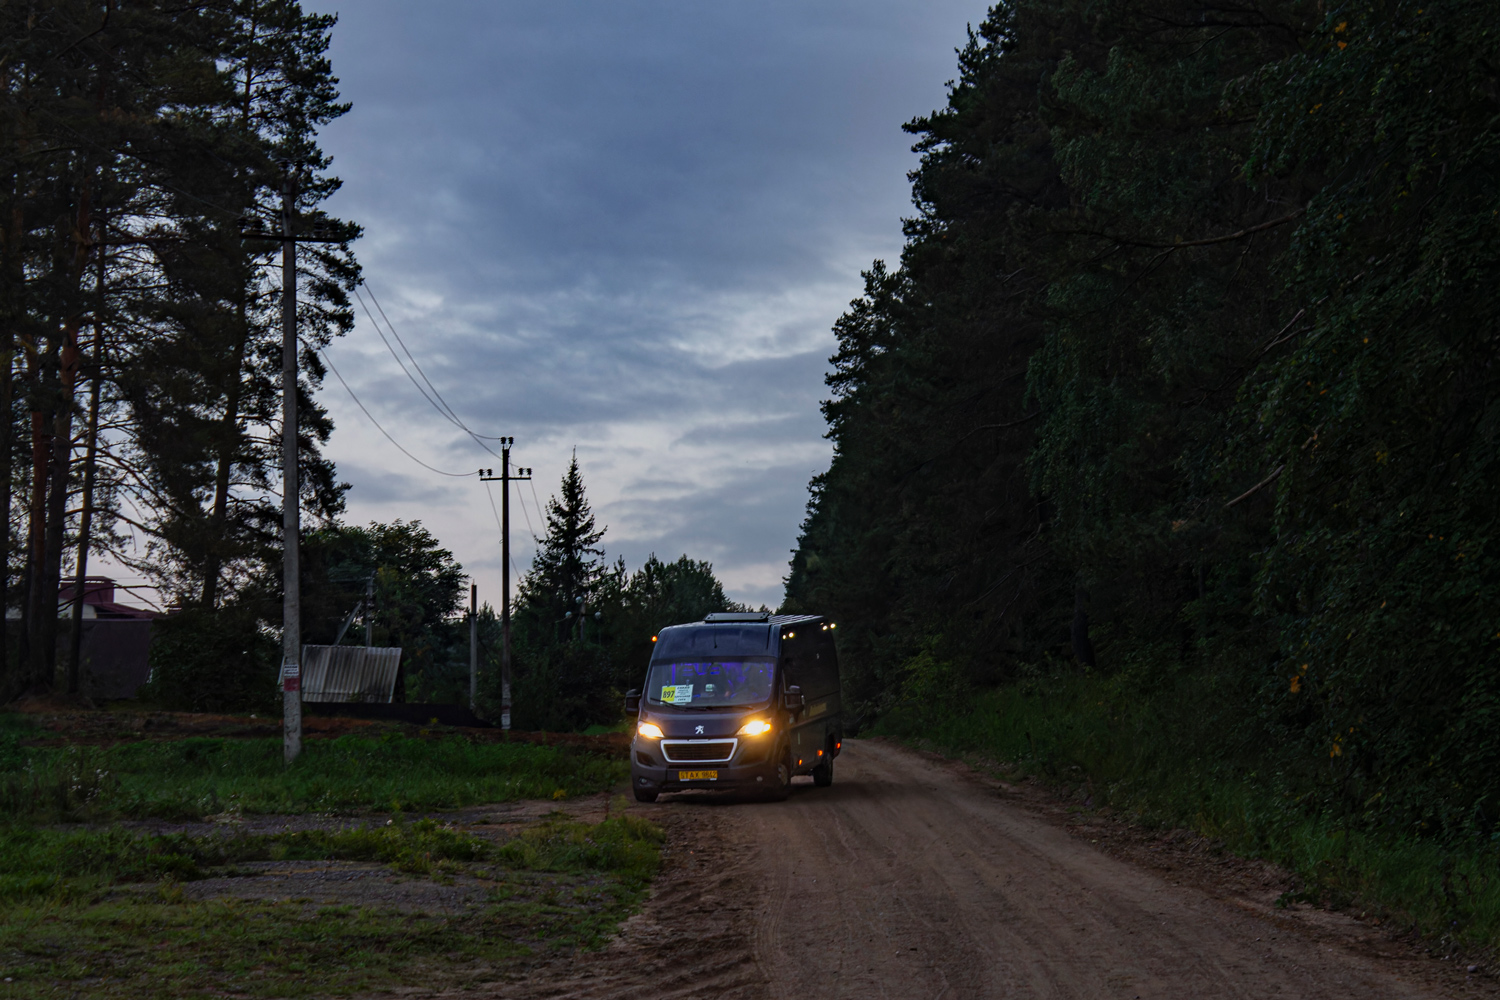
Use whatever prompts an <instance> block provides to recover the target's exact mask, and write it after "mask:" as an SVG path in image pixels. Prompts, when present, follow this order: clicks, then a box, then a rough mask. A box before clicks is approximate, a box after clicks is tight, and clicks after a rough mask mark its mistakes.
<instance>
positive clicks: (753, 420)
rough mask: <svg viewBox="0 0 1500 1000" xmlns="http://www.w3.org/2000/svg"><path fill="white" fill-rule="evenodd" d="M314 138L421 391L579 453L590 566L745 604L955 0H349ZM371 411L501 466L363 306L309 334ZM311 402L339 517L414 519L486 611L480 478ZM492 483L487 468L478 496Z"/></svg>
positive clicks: (538, 452) (524, 461)
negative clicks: (336, 84) (359, 229)
mask: <svg viewBox="0 0 1500 1000" xmlns="http://www.w3.org/2000/svg"><path fill="white" fill-rule="evenodd" d="M309 6H310V7H312V8H314V9H320V10H327V11H336V12H337V13H338V14H339V24H338V27H337V28H336V29H335V31H334V36H333V39H334V40H333V49H332V58H333V64H334V69H335V71H336V73H337V74H338V76H339V77H340V79H341V81H342V90H343V94H344V97H345V98H346V99H347V100H349V101H351V102H352V103H353V110H352V111H351V112H350V113H349V114H348V115H347V116H346V117H344V118H343V119H341V120H340V121H338V122H337V123H335V124H333V125H332V126H330V127H329V128H328V129H327V130H326V131H325V132H324V134H323V144H324V147H325V149H327V150H328V151H329V152H330V153H332V154H333V156H334V157H335V164H334V172H335V173H336V174H337V175H338V176H340V177H341V178H343V181H344V188H343V190H342V191H341V192H340V193H339V194H338V195H337V197H336V198H335V200H334V202H333V203H332V205H331V206H330V207H331V210H332V211H334V212H335V213H337V214H339V215H341V216H342V217H344V218H348V219H352V220H355V221H357V222H359V223H361V224H362V225H363V226H364V227H365V233H366V236H365V238H364V239H363V240H361V241H360V242H359V244H357V246H356V251H357V253H358V255H359V258H360V261H361V263H362V264H363V265H364V268H365V274H366V277H367V279H368V282H369V286H368V290H369V291H370V292H373V294H374V296H375V297H376V298H377V299H378V300H379V302H380V304H381V306H383V307H384V310H385V313H386V315H387V316H389V318H390V320H391V322H392V324H393V325H394V327H395V329H396V331H397V332H398V333H399V334H400V335H401V337H402V338H403V339H404V341H405V343H406V345H407V346H408V347H409V348H410V350H411V352H412V354H413V355H414V356H415V357H416V359H417V361H418V362H420V364H421V366H422V368H423V370H424V371H425V373H426V375H427V377H428V378H430V380H431V382H432V383H433V384H434V385H435V386H436V387H437V389H438V390H440V391H441V393H442V396H443V397H444V399H446V401H447V402H448V403H449V404H450V405H451V406H452V407H453V409H454V410H455V411H456V412H457V414H458V415H459V417H460V418H461V419H462V421H463V422H464V423H466V424H467V425H468V426H469V427H470V428H472V429H473V430H474V431H476V432H478V433H479V434H485V435H501V434H506V435H513V436H514V437H515V439H516V449H515V452H514V455H513V459H514V461H515V462H516V463H517V464H519V465H522V466H531V467H533V468H535V470H536V481H535V483H534V487H535V497H533V494H532V490H531V489H530V488H528V487H526V486H525V485H524V484H523V485H522V486H520V487H519V491H520V500H522V501H523V503H522V504H520V505H516V504H515V503H513V507H512V539H513V559H514V562H515V564H516V566H517V567H518V568H519V569H520V570H521V571H523V572H524V570H525V569H526V568H527V567H528V566H529V564H530V560H531V552H532V541H531V532H530V530H528V520H529V524H530V526H531V527H532V528H535V529H536V530H537V532H538V533H540V531H541V525H540V524H539V523H538V520H539V511H538V510H537V507H536V502H537V499H539V500H540V501H541V502H542V503H545V502H546V499H547V497H548V496H549V495H551V494H552V493H553V492H555V491H556V489H557V484H558V480H559V478H560V477H561V475H562V473H563V471H564V469H565V468H566V466H567V462H568V458H569V456H570V454H571V453H572V452H573V450H574V449H575V448H576V449H577V455H578V460H579V464H580V466H581V467H582V470H583V474H584V478H585V481H586V483H587V486H588V490H589V494H590V497H591V499H592V501H593V504H594V509H595V511H596V512H597V514H598V516H599V521H600V523H601V524H604V525H607V526H608V529H609V530H608V533H607V534H606V536H605V539H604V544H605V547H606V548H607V550H608V552H609V555H610V558H611V559H613V558H614V556H616V555H623V556H624V557H625V560H626V563H627V564H628V565H629V566H630V567H631V568H632V569H633V568H635V567H636V566H638V565H639V564H640V562H641V561H642V560H643V559H644V558H645V557H646V555H647V554H648V553H650V552H655V553H656V554H657V555H659V556H661V557H663V558H666V559H673V558H676V557H677V556H679V555H681V554H683V553H687V554H689V555H691V556H692V557H694V558H696V559H707V560H709V561H711V562H712V563H713V564H714V567H715V570H716V572H717V573H718V575H719V577H720V579H722V580H723V581H724V583H725V585H726V587H727V588H728V590H729V592H730V594H731V596H733V597H735V598H737V599H739V600H744V601H749V602H752V603H756V604H758V603H760V602H766V603H767V604H770V605H772V606H773V607H774V606H775V605H776V603H777V602H778V601H779V600H780V597H781V590H782V583H781V580H782V577H783V576H784V575H785V573H786V568H787V567H786V564H787V559H788V557H789V550H790V549H791V548H792V546H793V545H794V544H795V541H796V536H797V529H798V524H799V523H800V521H801V519H802V516H803V508H804V504H805V502H806V489H807V481H808V479H809V478H810V477H811V476H812V475H814V474H815V473H817V472H819V471H821V470H822V469H824V468H826V466H827V462H828V457H829V445H828V442H827V441H825V440H824V439H823V437H822V434H823V430H824V428H823V423H822V420H821V417H820V415H819V412H818V402H819V400H820V399H822V398H823V396H824V394H825V387H824V385H823V375H824V373H825V371H826V370H827V358H828V355H829V354H830V353H831V350H832V348H833V338H832V335H831V334H830V332H829V330H830V326H831V324H832V323H833V321H834V320H835V319H836V318H837V317H838V315H839V314H840V313H841V312H842V311H843V309H844V308H845V305H846V304H847V302H848V301H849V300H850V299H851V298H853V297H854V296H856V295H857V294H859V291H860V288H861V284H860V277H859V272H860V271H861V270H862V269H863V268H867V267H868V266H869V264H870V262H871V261H872V260H873V259H875V258H884V259H887V260H893V259H895V258H896V257H897V256H898V254H899V250H900V243H901V235H900V219H901V217H902V216H903V215H905V214H908V213H909V211H910V189H909V186H908V183H907V181H906V176H905V175H906V172H907V171H908V170H910V169H911V168H912V167H913V165H914V163H915V157H913V155H912V154H911V152H910V149H909V146H910V142H911V140H910V137H909V136H907V135H905V134H904V133H903V132H902V131H901V128H900V126H901V124H902V122H904V121H906V120H908V119H910V118H912V117H913V116H914V115H918V114H922V113H925V112H927V111H929V110H931V109H932V108H935V107H938V106H940V105H941V104H942V103H943V101H944V99H945V93H946V91H945V87H944V84H945V83H946V81H948V80H950V79H951V78H952V77H953V75H954V67H955V58H954V51H953V50H954V48H955V47H956V46H958V45H960V44H962V42H963V40H964V30H965V25H966V24H968V23H970V22H973V23H977V22H978V21H979V20H980V19H981V18H982V17H983V16H984V12H985V4H984V3H983V2H980V0H926V2H922V3H911V2H909V0H907V2H897V0H851V2H846V0H792V2H759V3H749V2H743V0H675V2H654V0H640V2H619V0H616V2H608V3H606V2H599V0H594V2H569V0H545V2H543V0H527V2H467V3H464V2H447V0H427V2H424V3H421V4H413V3H409V2H398V0H358V2H356V3H348V4H344V5H342V6H340V5H339V4H337V3H336V2H327V3H325V2H321V0H313V2H312V3H310V4H309ZM329 357H330V359H331V361H332V362H333V364H334V365H335V366H337V368H338V370H339V372H340V373H341V374H342V375H343V377H344V378H345V379H346V380H347V381H348V383H349V385H350V386H351V387H352V388H353V391H354V393H356V394H357V395H358V396H359V398H360V399H361V400H362V401H363V403H364V404H365V406H366V407H367V408H368V409H369V411H370V413H371V414H372V415H373V417H374V418H375V419H376V420H378V421H379V422H380V424H381V425H382V426H383V427H384V428H385V430H386V431H387V432H389V433H390V435H391V436H393V437H394V438H395V439H396V440H397V441H399V442H400V444H401V445H402V446H404V447H405V448H406V449H407V450H408V451H410V452H411V453H413V454H414V455H415V456H417V457H418V458H420V459H421V460H422V461H423V462H425V463H427V464H428V465H430V466H433V467H435V468H436V469H439V470H442V471H445V472H467V471H469V470H472V469H476V468H479V467H496V466H498V465H499V462H498V460H497V459H495V458H494V457H493V456H491V455H489V454H486V453H485V452H484V451H482V450H481V449H480V448H479V447H478V446H477V445H476V444H475V443H474V441H473V440H472V439H471V438H469V437H468V436H467V435H465V434H464V433H463V432H462V431H461V430H459V429H458V428H456V427H455V426H454V425H453V424H452V423H450V422H448V421H447V420H445V419H444V418H443V417H442V416H440V415H439V414H438V413H437V411H436V410H435V409H434V408H433V407H432V406H430V405H429V403H428V402H427V401H426V400H424V399H423V397H422V396H421V395H420V394H419V393H418V391H417V390H416V388H414V387H413V385H412V383H411V382H410V381H408V380H407V378H406V376H405V375H404V374H403V372H402V370H401V369H400V368H399V367H398V366H397V364H396V362H395V360H393V358H392V356H391V355H390V354H389V353H387V352H386V347H385V346H384V344H382V342H381V340H380V339H379V337H378V336H377V335H376V333H375V327H374V326H373V325H372V324H371V322H370V321H369V320H368V319H366V318H365V317H364V316H363V315H361V316H360V323H359V326H358V327H357V329H356V330H355V331H354V333H353V334H352V335H350V336H349V337H347V338H345V339H343V340H341V341H339V342H338V343H336V344H335V345H334V346H333V348H332V349H331V350H330V352H329ZM322 399H323V401H324V403H325V404H326V405H327V406H328V407H329V408H330V410H331V411H332V413H333V416H334V418H335V420H336V422H337V425H338V429H337V431H336V432H335V434H334V436H333V439H332V442H331V444H330V453H331V455H332V457H333V458H334V459H335V460H336V461H337V463H338V466H339V470H340V473H341V477H342V478H343V479H344V480H346V481H348V482H350V483H352V484H353V487H354V488H353V490H352V491H351V492H350V494H349V519H350V520H352V521H355V522H364V521H368V520H371V519H378V520H382V521H388V520H393V519H396V518H403V519H408V520H410V519H420V520H421V521H423V522H424V523H425V524H427V525H428V526H429V527H431V528H432V529H433V530H434V532H435V533H436V534H437V535H438V537H439V538H440V539H441V540H442V542H443V543H444V545H445V546H447V547H448V548H450V549H452V550H453V552H454V554H455V555H456V556H457V558H458V559H459V561H460V562H462V563H463V565H464V567H465V568H466V569H467V570H468V571H469V572H470V573H472V574H473V575H474V577H475V578H476V580H477V582H478V584H479V587H480V595H481V598H487V599H488V600H490V601H491V602H495V603H498V595H499V588H500V553H499V539H498V531H497V528H496V524H495V518H494V515H493V514H492V512H491V508H490V500H489V498H488V497H487V495H486V487H485V486H483V485H482V484H480V483H479V482H478V481H476V479H475V478H474V477H473V476H472V475H471V476H470V477H469V478H467V479H463V478H454V477H449V476H443V475H439V474H437V473H434V472H431V471H429V470H428V469H425V468H423V467H422V466H421V465H419V464H417V463H416V462H414V461H413V460H411V459H410V458H408V457H406V456H404V455H403V454H402V453H401V452H400V451H398V450H397V449H396V448H394V447H393V446H392V445H391V444H390V443H389V442H388V441H387V440H386V438H385V437H383V436H382V435H381V433H380V432H379V431H378V430H377V429H376V428H375V427H374V426H373V424H372V423H371V421H370V419H369V418H368V417H366V415H365V414H364V413H362V412H360V411H359V409H358V408H357V407H356V406H355V404H354V403H353V402H352V401H351V399H350V397H349V395H348V394H347V393H346V392H345V390H344V388H343V387H342V386H341V385H340V384H339V383H338V380H337V379H334V378H332V377H330V378H329V380H328V384H327V385H326V386H325V388H324V390H323V393H322ZM491 488H492V489H495V490H496V493H497V494H498V484H496V486H495V487H491Z"/></svg>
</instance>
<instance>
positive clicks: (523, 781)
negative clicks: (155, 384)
mask: <svg viewBox="0 0 1500 1000" xmlns="http://www.w3.org/2000/svg"><path fill="white" fill-rule="evenodd" d="M26 725H27V720H25V719H18V718H17V717H15V716H11V717H9V718H0V816H6V817H10V818H30V819H33V820H36V821H44V822H48V821H58V820H88V821H100V820H106V819H110V818H131V819H144V818H148V817H155V818H161V819H198V818H200V817H203V816H209V815H216V814H220V813H225V812H230V813H234V812H243V813H300V812H335V813H338V812H345V813H348V812H358V811H362V810H372V809H373V810H406V811H409V812H410V811H419V810H428V809H448V808H457V807H461V806H465V805H472V804H475V803H480V802H505V801H511V800H514V799H523V798H562V797H565V796H571V795H580V794H588V793H592V792H599V791H604V790H605V789H608V788H611V787H613V786H614V784H615V783H616V782H618V781H619V780H621V778H622V777H623V776H624V775H625V774H627V773H628V770H629V765H628V763H626V762H624V761H621V760H612V759H609V758H606V757H603V756H599V755H596V754H590V753H586V752H581V751H577V750H572V749H570V748H567V747H548V746H537V745H535V744H527V743H477V742H472V741H470V740H468V739H466V738H465V737H462V736H454V737H448V738H445V739H437V740H424V739H414V738H411V737H408V736H403V735H399V734H390V735H387V736H385V737H382V738H375V739H371V738H367V737H357V736H343V737H340V738H338V739H333V740H318V741H316V742H309V743H307V744H305V745H304V747H303V751H302V756H301V757H299V758H298V760H297V762H296V763H295V764H293V765H292V766H291V767H287V766H286V765H285V764H284V763H283V762H282V749H281V741H280V740H279V739H218V738H209V737H194V738H189V739H184V740H176V741H171V742H161V743H155V742H139V743H125V744H119V745H115V746H108V747H79V746H70V747H58V748H54V747H45V748H44V747H34V746H27V745H26V744H25V739H26V737H27V735H28V734H29V731H28V729H27V728H26Z"/></svg>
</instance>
